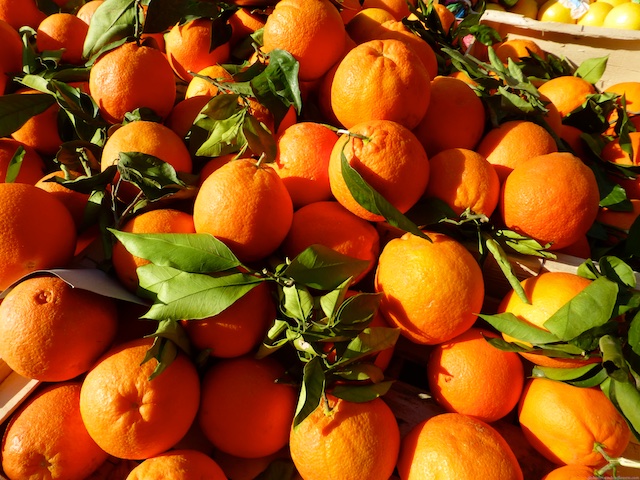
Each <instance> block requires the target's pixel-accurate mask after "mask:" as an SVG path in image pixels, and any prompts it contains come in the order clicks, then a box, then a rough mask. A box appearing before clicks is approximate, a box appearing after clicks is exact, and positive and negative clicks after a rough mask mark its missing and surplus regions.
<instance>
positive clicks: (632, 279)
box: [598, 256, 636, 288]
mask: <svg viewBox="0 0 640 480" xmlns="http://www.w3.org/2000/svg"><path fill="white" fill-rule="evenodd" d="M598 265H599V266H600V271H601V272H602V274H603V275H604V276H606V277H607V278H608V279H609V280H612V281H614V282H616V283H618V284H619V285H620V286H622V287H627V288H636V275H635V272H634V271H633V268H631V267H630V266H629V265H628V264H627V263H625V262H624V261H622V260H621V259H619V258H617V257H612V256H604V257H601V258H600V259H599V260H598Z"/></svg>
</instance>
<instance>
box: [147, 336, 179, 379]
mask: <svg viewBox="0 0 640 480" xmlns="http://www.w3.org/2000/svg"><path fill="white" fill-rule="evenodd" d="M177 356H178V348H177V346H176V344H175V343H173V342H171V341H169V340H168V339H166V338H164V337H162V336H157V337H156V338H155V339H154V341H153V345H151V348H149V350H147V353H146V355H145V357H144V358H143V359H142V362H141V364H144V363H147V362H148V361H150V360H151V359H153V358H155V359H156V361H157V365H156V367H155V368H154V370H153V372H152V373H151V375H150V376H149V380H153V379H154V378H156V377H157V376H158V375H160V374H161V373H162V372H164V370H165V369H166V368H167V367H168V366H169V365H171V363H172V362H173V361H174V360H175V359H176V357H177Z"/></svg>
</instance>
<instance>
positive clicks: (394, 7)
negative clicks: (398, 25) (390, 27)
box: [362, 0, 416, 20]
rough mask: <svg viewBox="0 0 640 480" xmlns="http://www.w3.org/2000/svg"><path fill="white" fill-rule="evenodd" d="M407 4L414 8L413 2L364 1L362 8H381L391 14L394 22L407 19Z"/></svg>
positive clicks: (392, 0) (400, 0)
mask: <svg viewBox="0 0 640 480" xmlns="http://www.w3.org/2000/svg"><path fill="white" fill-rule="evenodd" d="M409 4H411V5H412V6H414V7H415V5H416V2H415V0H364V2H362V8H383V9H385V10H387V11H389V12H391V13H392V14H393V16H394V17H395V18H396V20H402V19H403V18H405V17H408V16H409V14H410V13H411V12H410V11H409Z"/></svg>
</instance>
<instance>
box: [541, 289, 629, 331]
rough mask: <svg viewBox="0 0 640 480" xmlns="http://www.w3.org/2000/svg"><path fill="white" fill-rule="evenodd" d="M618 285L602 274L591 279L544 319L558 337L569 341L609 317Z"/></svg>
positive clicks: (602, 323)
mask: <svg viewBox="0 0 640 480" xmlns="http://www.w3.org/2000/svg"><path fill="white" fill-rule="evenodd" d="M617 295H618V285H617V284H616V283H615V282H612V281H611V280H608V279H607V278H605V277H600V278H598V279H597V280H594V281H593V282H591V284H589V285H587V287H586V288H584V289H583V290H582V291H580V292H579V293H578V294H577V295H576V296H574V297H573V298H572V299H571V300H569V302H567V303H566V304H565V305H563V306H562V307H561V308H560V309H559V310H558V311H557V312H556V313H554V314H553V315H552V316H551V317H549V319H548V320H547V321H546V322H544V327H545V328H546V329H548V330H549V331H550V332H551V333H553V334H554V335H555V336H557V337H558V338H559V339H560V340H563V341H568V340H571V339H572V338H575V337H577V336H578V335H580V334H581V333H583V332H585V331H587V330H589V329H590V328H594V327H598V326H600V325H604V324H605V323H606V322H608V321H609V320H610V319H611V315H612V313H613V309H614V307H615V303H616V297H617Z"/></svg>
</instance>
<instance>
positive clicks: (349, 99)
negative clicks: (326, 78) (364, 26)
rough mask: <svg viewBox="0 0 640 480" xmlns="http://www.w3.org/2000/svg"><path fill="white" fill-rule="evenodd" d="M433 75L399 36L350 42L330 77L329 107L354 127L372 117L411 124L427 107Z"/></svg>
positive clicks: (409, 126) (346, 125)
mask: <svg viewBox="0 0 640 480" xmlns="http://www.w3.org/2000/svg"><path fill="white" fill-rule="evenodd" d="M430 92H431V77H430V76H429V72H428V71H427V69H426V68H425V67H424V65H423V63H422V61H421V60H420V58H419V57H418V55H417V54H416V53H415V52H414V51H413V50H412V49H411V48H410V47H408V46H407V44H406V43H405V42H402V41H400V40H396V39H385V40H371V41H368V42H365V43H361V44H360V45H357V46H356V47H354V48H352V49H351V50H350V51H349V52H348V53H347V54H346V55H345V56H344V58H343V59H342V60H341V61H340V64H339V65H338V68H337V69H336V72H335V75H334V77H333V81H332V82H331V107H332V109H333V113H334V114H335V116H336V118H337V119H338V121H339V122H340V123H341V124H342V125H343V126H344V127H345V128H351V127H353V126H354V125H356V124H358V123H362V122H365V121H369V120H392V121H395V122H398V123H400V124H402V125H403V126H405V127H407V128H409V129H412V128H414V127H415V126H416V125H418V123H420V120H422V117H424V115H425V113H426V112H427V108H428V107H429V100H430Z"/></svg>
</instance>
